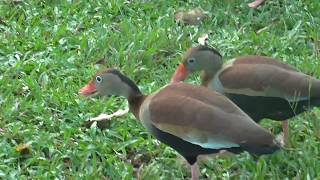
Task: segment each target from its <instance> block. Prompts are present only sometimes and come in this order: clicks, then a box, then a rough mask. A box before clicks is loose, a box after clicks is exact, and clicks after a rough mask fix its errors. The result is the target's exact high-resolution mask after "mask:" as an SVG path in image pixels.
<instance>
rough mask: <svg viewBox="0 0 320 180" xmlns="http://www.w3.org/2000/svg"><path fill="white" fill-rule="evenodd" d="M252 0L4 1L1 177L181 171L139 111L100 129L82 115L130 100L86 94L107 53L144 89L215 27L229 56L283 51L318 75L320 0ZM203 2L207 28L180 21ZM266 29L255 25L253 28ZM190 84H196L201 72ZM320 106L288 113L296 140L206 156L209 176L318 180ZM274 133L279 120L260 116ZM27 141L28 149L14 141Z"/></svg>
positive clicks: (216, 39) (215, 41) (164, 175)
mask: <svg viewBox="0 0 320 180" xmlns="http://www.w3.org/2000/svg"><path fill="white" fill-rule="evenodd" d="M247 2H249V1H248V0H245V1H241V0H238V1H232V0H229V1H226V2H223V1H218V0H215V1H191V0H189V1H187V2H185V1H173V0H159V1H147V0H144V1H123V0H110V1H103V0H97V1H88V2H85V1H79V0H75V1H50V0H49V1H11V0H4V1H1V2H0V84H1V90H0V147H1V148H0V179H16V178H17V177H19V179H48V178H49V179H54V178H58V179H106V178H107V179H132V178H136V171H137V169H139V175H140V177H141V178H142V179H151V178H152V179H184V178H188V177H190V174H189V171H188V169H187V168H186V167H185V166H183V165H182V164H183V163H181V161H180V160H177V159H179V156H177V154H176V152H175V151H173V150H172V149H171V148H169V147H167V146H165V145H163V144H160V145H159V144H158V143H157V141H155V140H154V138H153V137H152V136H151V135H150V134H148V133H147V132H146V131H145V129H144V128H143V127H142V126H141V124H140V123H139V122H138V121H135V120H134V117H133V116H132V115H126V116H123V117H121V118H117V119H114V120H112V121H111V122H110V124H109V126H108V128H107V129H105V130H99V129H97V128H94V127H93V128H89V129H86V128H85V127H83V123H84V121H85V120H87V119H88V118H90V117H94V116H97V115H99V114H100V113H102V112H106V113H112V112H114V111H116V110H117V109H118V108H119V107H121V108H124V107H125V106H126V103H125V101H124V100H123V99H119V98H118V99H115V98H113V99H93V100H86V99H83V98H80V97H79V96H78V95H77V92H78V90H79V88H80V87H81V86H83V85H84V84H85V83H86V82H87V81H88V80H89V79H90V78H91V76H92V75H93V74H94V72H95V71H96V70H97V68H96V65H95V62H96V61H98V60H99V59H103V60H104V62H105V65H106V66H108V67H118V68H119V69H121V71H123V72H124V73H125V74H127V75H128V76H129V77H131V78H132V79H134V80H135V81H136V82H137V83H138V84H139V87H140V88H141V89H142V90H143V92H144V93H150V92H153V91H155V90H157V89H158V88H160V87H161V86H163V85H165V84H166V83H168V81H169V78H170V76H171V74H172V73H173V72H174V69H175V67H176V64H177V63H178V62H179V60H180V57H181V54H182V53H183V52H184V51H185V50H186V49H187V48H188V47H190V46H192V45H195V41H196V40H197V38H198V37H199V36H200V35H202V34H204V33H207V32H209V31H210V32H212V35H211V37H210V41H209V44H210V45H211V46H214V47H216V48H217V49H219V50H220V52H221V54H222V55H223V56H224V59H225V60H228V59H229V58H232V57H236V56H239V55H245V54H260V55H266V56H271V57H276V58H278V59H279V60H281V61H283V62H285V63H287V64H291V65H293V66H295V67H296V68H298V69H299V70H301V71H303V72H305V73H307V74H310V75H313V76H315V77H318V78H320V70H319V69H320V65H319V61H320V58H319V53H320V31H319V29H320V11H319V9H320V4H319V2H318V0H284V1H279V2H278V1H272V0H267V1H266V3H265V4H264V5H263V6H261V7H260V8H258V9H257V10H252V9H249V8H248V7H247V5H246V3H247ZM195 7H200V8H202V9H203V10H205V11H207V12H208V15H207V17H206V18H205V20H204V22H203V24H201V25H200V26H177V25H176V24H175V22H174V20H173V17H174V13H175V11H177V10H179V9H190V8H195ZM263 28H265V29H264V30H263V31H262V32H261V33H260V34H256V33H255V32H256V31H259V30H260V29H263ZM188 82H191V83H194V84H197V83H199V78H198V76H193V77H192V78H190V79H189V81H188ZM319 119H320V111H319V109H316V108H315V109H314V110H313V111H311V112H308V113H305V114H303V115H300V116H298V117H295V118H293V119H292V121H291V123H290V130H291V131H290V133H291V136H290V148H287V149H284V150H283V151H281V152H278V153H276V154H274V155H271V156H263V157H261V158H260V159H259V160H258V161H257V162H256V161H254V159H253V158H252V157H250V156H249V155H248V154H246V153H243V154H241V155H237V156H234V157H223V158H216V159H211V160H209V161H208V162H206V163H204V164H202V165H201V173H202V177H203V178H206V177H207V178H209V179H216V178H218V179H269V178H272V179H285V178H288V179H292V178H295V179H320V143H319V140H320V132H319V127H320V123H319ZM262 125H263V126H264V127H266V128H268V129H270V130H271V131H272V132H274V133H278V132H279V131H280V127H279V123H277V122H268V121H264V122H263V123H262ZM21 144H28V145H29V151H27V150H23V151H21V152H18V151H16V147H17V146H18V145H21Z"/></svg>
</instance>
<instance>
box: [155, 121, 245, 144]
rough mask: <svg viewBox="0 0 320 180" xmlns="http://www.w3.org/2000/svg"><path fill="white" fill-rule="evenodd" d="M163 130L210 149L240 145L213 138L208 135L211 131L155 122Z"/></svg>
mask: <svg viewBox="0 0 320 180" xmlns="http://www.w3.org/2000/svg"><path fill="white" fill-rule="evenodd" d="M153 125H154V126H156V127H157V128H158V129H160V130H161V131H164V132H166V133H170V134H172V135H174V136H177V137H179V138H181V139H183V140H185V141H187V142H190V143H192V144H196V145H199V146H201V147H203V148H209V149H221V148H231V147H240V145H239V144H237V143H234V142H230V141H228V140H224V139H222V138H221V139H220V138H218V137H217V138H213V137H208V136H210V135H209V133H205V132H200V131H197V130H195V129H193V128H190V127H187V126H185V127H183V128H182V127H180V126H177V125H173V124H155V123H153Z"/></svg>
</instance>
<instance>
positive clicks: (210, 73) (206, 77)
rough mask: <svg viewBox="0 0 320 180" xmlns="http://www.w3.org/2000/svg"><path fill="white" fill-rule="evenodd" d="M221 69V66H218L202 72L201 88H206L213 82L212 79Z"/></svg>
mask: <svg viewBox="0 0 320 180" xmlns="http://www.w3.org/2000/svg"><path fill="white" fill-rule="evenodd" d="M221 68H222V66H219V67H218V68H215V69H210V70H203V71H202V72H201V85H202V86H208V85H209V83H210V82H211V81H212V80H213V78H214V77H215V76H216V75H217V73H218V71H219V70H220V69H221Z"/></svg>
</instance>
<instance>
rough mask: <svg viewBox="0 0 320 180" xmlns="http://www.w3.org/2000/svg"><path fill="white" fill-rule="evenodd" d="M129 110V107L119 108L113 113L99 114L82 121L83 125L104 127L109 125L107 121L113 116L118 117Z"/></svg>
mask: <svg viewBox="0 0 320 180" xmlns="http://www.w3.org/2000/svg"><path fill="white" fill-rule="evenodd" d="M128 112H129V108H126V109H124V110H122V109H119V110H118V111H116V112H115V113H113V114H100V115H99V116H97V117H94V118H91V119H89V120H88V121H85V122H84V126H85V127H87V128H90V127H91V126H93V125H95V126H97V127H98V128H99V129H106V128H107V127H108V126H109V121H110V120H111V119H112V118H114V117H120V116H123V115H125V114H127V113H128Z"/></svg>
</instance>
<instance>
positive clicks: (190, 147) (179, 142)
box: [149, 126, 242, 165]
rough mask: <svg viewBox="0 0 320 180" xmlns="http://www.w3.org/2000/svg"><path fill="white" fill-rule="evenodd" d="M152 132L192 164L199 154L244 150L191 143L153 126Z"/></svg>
mask: <svg viewBox="0 0 320 180" xmlns="http://www.w3.org/2000/svg"><path fill="white" fill-rule="evenodd" d="M149 130H150V131H151V133H152V134H153V135H154V136H155V138H157V139H158V140H159V141H161V142H162V143H164V144H166V145H168V146H170V147H171V148H173V149H174V150H176V151H177V152H178V153H179V154H181V155H182V156H183V157H184V158H185V159H186V160H187V161H188V163H189V164H190V165H192V164H194V163H195V162H196V161H197V156H198V155H201V154H213V153H218V152H219V151H220V150H228V151H230V152H233V153H239V152H242V149H241V148H225V149H223V148H222V149H209V148H203V147H201V146H199V145H196V144H192V143H189V142H188V141H185V140H183V139H181V138H179V137H177V136H174V135H172V134H169V133H166V132H163V131H161V130H159V129H158V128H156V127H154V126H152V127H151V129H149Z"/></svg>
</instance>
